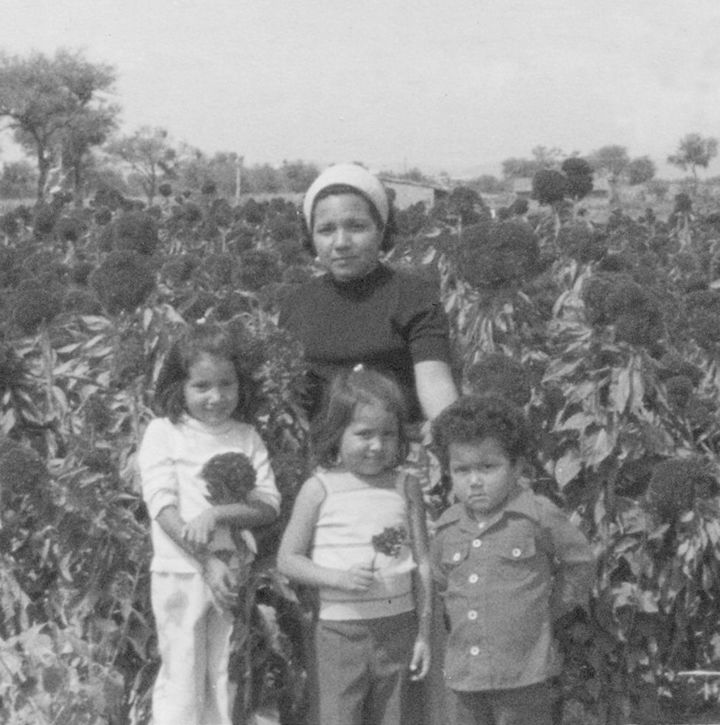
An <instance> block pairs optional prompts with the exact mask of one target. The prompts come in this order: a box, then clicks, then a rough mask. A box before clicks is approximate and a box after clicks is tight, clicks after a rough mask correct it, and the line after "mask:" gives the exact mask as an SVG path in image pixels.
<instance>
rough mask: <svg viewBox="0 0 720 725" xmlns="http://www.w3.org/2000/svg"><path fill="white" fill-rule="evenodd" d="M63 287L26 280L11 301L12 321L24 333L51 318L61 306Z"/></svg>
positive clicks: (27, 333) (34, 330)
mask: <svg viewBox="0 0 720 725" xmlns="http://www.w3.org/2000/svg"><path fill="white" fill-rule="evenodd" d="M62 298H63V288H62V287H61V286H60V285H59V284H58V283H57V282H55V283H52V282H50V283H43V282H42V281H33V280H27V281H25V282H23V283H21V284H20V286H19V287H18V289H17V290H16V293H15V296H14V298H13V301H12V321H13V323H14V324H15V325H16V326H17V327H18V328H19V329H20V330H21V331H22V332H23V333H24V334H26V335H32V334H33V333H35V332H36V331H37V329H38V327H39V326H40V325H41V324H43V323H47V322H49V321H50V320H52V319H53V318H54V317H55V315H57V314H58V312H60V310H61V307H62Z"/></svg>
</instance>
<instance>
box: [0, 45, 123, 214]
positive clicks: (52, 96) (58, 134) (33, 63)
mask: <svg viewBox="0 0 720 725" xmlns="http://www.w3.org/2000/svg"><path fill="white" fill-rule="evenodd" d="M114 82H115V71H114V69H113V68H112V67H111V66H109V65H105V64H96V63H90V62H89V61H88V60H86V59H85V58H84V57H83V55H82V54H81V53H80V52H79V51H69V50H65V49H61V50H58V51H57V52H56V53H55V55H54V57H52V58H49V57H47V56H46V55H43V54H41V53H33V54H31V55H30V56H29V57H27V58H21V57H19V56H7V55H5V54H0V117H4V118H6V119H7V121H8V126H9V128H10V129H12V131H13V134H14V137H15V140H16V141H17V142H18V143H19V144H20V145H21V146H22V147H23V149H24V150H25V151H26V152H27V153H29V154H32V155H34V156H35V158H36V160H37V167H38V181H37V197H38V201H41V200H42V199H43V197H44V195H45V191H46V186H47V180H48V174H49V172H50V169H51V167H52V166H53V164H55V163H57V162H59V161H60V159H61V155H62V153H63V151H62V149H63V145H66V146H67V147H68V149H69V147H72V148H73V155H74V161H73V162H72V164H71V166H74V167H75V170H76V171H77V170H79V168H80V166H79V160H82V158H83V156H84V155H85V154H87V153H88V151H89V150H90V148H91V147H92V146H96V145H99V144H101V143H103V141H104V140H105V138H106V135H107V134H108V133H109V131H110V130H111V129H112V128H113V126H114V124H115V119H116V117H117V114H118V112H119V107H118V106H116V105H114V104H110V103H107V101H106V100H105V98H104V97H103V94H104V93H107V92H108V91H110V90H111V88H112V85H113V83H114ZM73 137H75V141H71V140H70V139H72V138H73ZM79 138H82V139H83V140H82V142H81V143H79V142H78V139H79ZM66 156H67V152H66ZM68 158H69V157H68Z"/></svg>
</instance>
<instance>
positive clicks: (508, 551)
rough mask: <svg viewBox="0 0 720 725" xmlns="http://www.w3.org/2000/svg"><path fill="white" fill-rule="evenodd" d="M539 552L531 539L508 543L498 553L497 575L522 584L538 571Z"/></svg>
mask: <svg viewBox="0 0 720 725" xmlns="http://www.w3.org/2000/svg"><path fill="white" fill-rule="evenodd" d="M537 557H538V552H537V550H536V548H535V541H534V540H533V539H531V538H528V539H519V540H517V541H513V542H508V543H507V545H505V546H503V547H502V548H501V549H500V550H499V551H498V557H497V573H498V576H499V577H500V578H502V579H505V580H506V581H511V582H522V581H524V580H525V579H529V578H530V577H531V576H532V575H533V574H534V573H535V572H536V571H537V569H538V558H537Z"/></svg>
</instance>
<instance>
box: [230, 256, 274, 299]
mask: <svg viewBox="0 0 720 725" xmlns="http://www.w3.org/2000/svg"><path fill="white" fill-rule="evenodd" d="M281 279H282V270H281V268H280V262H279V260H278V259H277V257H276V256H275V255H274V254H272V253H271V252H266V251H264V250H262V249H249V250H247V251H245V252H242V253H241V254H240V256H239V257H238V266H237V268H236V271H235V273H234V275H233V283H234V284H236V285H237V286H238V287H240V289H244V290H250V291H253V292H256V291H257V290H259V289H260V288H261V287H264V286H265V285H268V284H270V283H272V282H279V281H280V280H281Z"/></svg>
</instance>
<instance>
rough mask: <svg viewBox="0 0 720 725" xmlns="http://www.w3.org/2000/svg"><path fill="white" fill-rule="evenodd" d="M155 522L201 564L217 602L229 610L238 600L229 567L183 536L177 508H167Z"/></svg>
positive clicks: (183, 525) (183, 528)
mask: <svg viewBox="0 0 720 725" xmlns="http://www.w3.org/2000/svg"><path fill="white" fill-rule="evenodd" d="M155 520H156V521H157V522H158V524H159V525H160V528H161V529H162V530H163V531H164V532H165V533H166V534H167V535H168V536H169V537H170V538H171V539H172V540H173V541H174V542H175V543H176V544H177V545H178V546H179V547H180V548H181V549H182V550H183V551H185V552H187V553H188V554H189V555H190V556H192V557H193V558H194V559H195V560H196V561H198V562H199V563H200V566H201V568H202V572H203V577H204V578H205V581H206V582H207V584H208V586H209V587H210V590H211V591H212V593H213V595H214V597H215V600H216V601H217V603H218V604H219V605H220V606H221V607H222V608H223V609H229V608H230V607H231V606H232V605H233V604H234V603H235V600H236V599H237V592H236V591H235V586H234V585H235V582H234V581H233V576H232V573H231V571H230V569H229V567H228V566H227V565H226V564H225V563H224V562H223V561H221V560H220V559H218V558H217V557H215V556H213V555H212V554H211V553H210V552H208V551H205V550H204V549H202V548H200V547H198V546H196V545H194V544H191V543H190V542H188V541H187V539H186V538H185V537H184V536H183V532H184V530H185V522H184V521H183V520H182V519H181V518H180V514H179V513H178V510H177V507H176V506H165V507H164V508H163V509H162V510H161V511H160V513H158V515H157V517H156V519H155Z"/></svg>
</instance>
